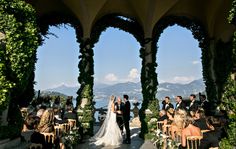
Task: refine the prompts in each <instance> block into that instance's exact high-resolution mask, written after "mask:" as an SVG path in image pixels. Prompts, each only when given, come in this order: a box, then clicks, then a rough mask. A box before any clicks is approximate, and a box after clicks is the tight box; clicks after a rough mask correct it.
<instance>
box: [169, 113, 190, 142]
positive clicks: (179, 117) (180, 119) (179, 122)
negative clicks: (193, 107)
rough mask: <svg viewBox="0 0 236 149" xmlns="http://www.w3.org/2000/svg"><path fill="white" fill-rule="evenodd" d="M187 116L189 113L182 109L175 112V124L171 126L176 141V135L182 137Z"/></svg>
mask: <svg viewBox="0 0 236 149" xmlns="http://www.w3.org/2000/svg"><path fill="white" fill-rule="evenodd" d="M186 116H187V112H186V111H185V110H182V109H178V110H177V111H176V112H175V115H174V120H173V123H172V124H171V137H172V139H173V140H174V139H175V136H176V134H178V135H181V134H180V133H181V131H182V129H183V123H184V119H185V118H186Z"/></svg>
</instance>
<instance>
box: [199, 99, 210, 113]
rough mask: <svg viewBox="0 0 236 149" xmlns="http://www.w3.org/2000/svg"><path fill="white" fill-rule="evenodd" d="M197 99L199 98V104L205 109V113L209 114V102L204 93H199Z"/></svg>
mask: <svg viewBox="0 0 236 149" xmlns="http://www.w3.org/2000/svg"><path fill="white" fill-rule="evenodd" d="M199 99H200V102H201V104H200V106H201V107H202V108H203V109H204V111H205V115H207V116H208V115H210V108H209V107H210V103H209V101H208V100H207V99H206V95H203V94H199Z"/></svg>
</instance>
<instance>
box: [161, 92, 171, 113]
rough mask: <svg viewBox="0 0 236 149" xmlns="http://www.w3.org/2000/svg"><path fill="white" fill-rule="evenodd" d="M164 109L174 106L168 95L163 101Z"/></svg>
mask: <svg viewBox="0 0 236 149" xmlns="http://www.w3.org/2000/svg"><path fill="white" fill-rule="evenodd" d="M162 104H163V105H162V110H166V111H168V109H169V108H174V106H173V104H172V103H171V102H170V97H169V96H166V97H165V100H164V101H163V102H162Z"/></svg>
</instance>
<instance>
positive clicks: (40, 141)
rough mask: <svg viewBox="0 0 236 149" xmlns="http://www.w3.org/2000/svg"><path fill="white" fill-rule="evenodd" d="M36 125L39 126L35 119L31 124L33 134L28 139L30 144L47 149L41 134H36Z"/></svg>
mask: <svg viewBox="0 0 236 149" xmlns="http://www.w3.org/2000/svg"><path fill="white" fill-rule="evenodd" d="M38 124H39V120H36V119H35V122H34V124H33V127H34V132H33V134H32V135H31V137H30V142H31V143H36V144H42V146H43V149H47V147H48V146H46V142H45V139H44V135H43V134H41V133H40V132H38V130H37V126H38Z"/></svg>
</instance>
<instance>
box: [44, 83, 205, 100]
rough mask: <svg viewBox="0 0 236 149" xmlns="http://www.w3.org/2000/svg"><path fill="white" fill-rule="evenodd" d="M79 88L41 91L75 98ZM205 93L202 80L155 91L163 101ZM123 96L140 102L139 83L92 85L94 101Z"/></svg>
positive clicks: (58, 88)
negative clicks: (179, 96)
mask: <svg viewBox="0 0 236 149" xmlns="http://www.w3.org/2000/svg"><path fill="white" fill-rule="evenodd" d="M78 89H79V87H68V86H66V85H61V86H58V87H56V88H52V89H47V90H45V91H42V93H45V92H59V93H62V94H65V95H68V96H73V97H74V98H75V97H76V96H77V94H76V92H77V90H78ZM204 91H205V85H204V82H203V80H202V79H199V80H194V81H192V82H190V83H188V84H179V83H160V84H159V86H158V90H157V98H158V99H163V98H164V97H165V96H170V97H171V98H173V97H175V96H177V95H181V96H182V97H188V96H189V95H190V94H192V93H193V94H198V93H199V92H204ZM123 94H128V95H129V96H130V99H134V98H135V99H137V100H142V89H141V83H140V82H138V83H134V82H125V83H117V84H114V85H108V84H95V85H94V95H95V97H94V99H95V100H100V99H108V98H109V97H110V96H111V95H115V96H122V95H123Z"/></svg>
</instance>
